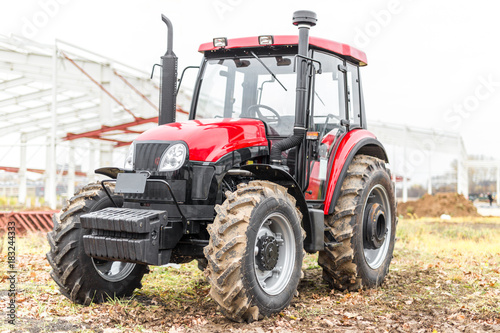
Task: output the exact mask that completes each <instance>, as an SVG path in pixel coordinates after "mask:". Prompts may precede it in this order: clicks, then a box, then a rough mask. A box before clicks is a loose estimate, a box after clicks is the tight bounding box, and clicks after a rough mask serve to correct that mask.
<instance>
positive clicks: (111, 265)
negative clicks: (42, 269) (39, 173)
mask: <svg viewBox="0 0 500 333" xmlns="http://www.w3.org/2000/svg"><path fill="white" fill-rule="evenodd" d="M110 187H111V190H112V189H113V185H110ZM113 199H114V201H115V202H117V203H120V204H122V202H123V199H122V198H121V197H120V196H116V195H114V196H113ZM106 207H113V204H112V202H111V200H109V198H108V197H107V195H106V193H105V192H104V191H103V189H102V187H101V185H100V184H98V183H95V184H89V185H87V186H85V187H84V188H83V189H81V190H80V191H79V192H78V193H77V194H76V195H75V196H74V197H73V198H71V199H70V200H69V202H68V203H67V205H66V206H65V207H64V208H63V209H62V211H61V213H58V214H54V216H53V221H54V230H53V231H51V232H49V233H48V234H47V240H48V241H49V244H50V251H49V252H48V253H47V260H48V261H49V263H50V265H51V266H52V271H51V272H50V275H51V276H52V278H53V279H54V281H55V282H56V283H57V285H58V286H59V289H60V291H61V293H62V294H63V295H65V296H66V297H68V298H69V299H70V300H71V301H73V302H75V303H78V304H85V305H89V304H90V303H92V302H95V303H100V302H104V301H106V300H107V299H108V298H110V297H111V298H113V297H123V296H131V295H132V293H133V291H134V290H135V289H136V288H141V287H142V285H141V279H142V277H143V275H144V274H145V273H146V272H147V270H148V267H147V266H145V265H139V264H133V263H125V262H120V261H106V260H97V259H94V258H91V257H89V256H88V255H87V254H85V251H84V248H83V236H84V235H86V234H88V233H89V230H87V229H82V228H81V226H80V215H82V214H84V213H88V212H92V211H97V210H100V209H103V208H106Z"/></svg>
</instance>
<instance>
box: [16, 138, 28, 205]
mask: <svg viewBox="0 0 500 333" xmlns="http://www.w3.org/2000/svg"><path fill="white" fill-rule="evenodd" d="M26 141H27V140H26V133H22V134H21V156H20V157H21V165H20V167H19V193H18V202H19V203H20V204H22V205H24V204H25V203H26V193H27V189H26V187H27V177H26V172H27V171H28V170H27V168H28V167H27V149H26Z"/></svg>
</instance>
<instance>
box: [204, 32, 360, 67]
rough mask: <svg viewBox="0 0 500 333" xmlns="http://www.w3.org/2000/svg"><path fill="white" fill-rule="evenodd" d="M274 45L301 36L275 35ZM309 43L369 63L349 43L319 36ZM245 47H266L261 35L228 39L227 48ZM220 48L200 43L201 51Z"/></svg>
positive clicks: (296, 40) (211, 44) (292, 43)
mask: <svg viewBox="0 0 500 333" xmlns="http://www.w3.org/2000/svg"><path fill="white" fill-rule="evenodd" d="M273 37H274V43H273V45H298V41H299V37H298V36H296V35H292V36H273ZM309 44H310V45H314V46H316V47H318V48H321V49H324V50H327V51H330V52H334V53H337V54H339V55H343V56H346V57H351V58H354V59H356V60H358V61H359V65H360V66H366V64H368V62H367V59H366V54H365V53H364V52H363V51H361V50H358V49H357V48H355V47H352V46H350V45H347V44H342V43H338V42H334V41H331V40H328V39H324V38H319V37H309ZM245 47H264V45H260V44H259V37H257V36H256V37H244V38H233V39H228V41H227V46H226V47H225V49H237V48H245ZM217 49H219V48H217V47H214V45H213V42H210V43H204V44H201V45H200V48H199V49H198V51H199V52H205V51H213V50H217Z"/></svg>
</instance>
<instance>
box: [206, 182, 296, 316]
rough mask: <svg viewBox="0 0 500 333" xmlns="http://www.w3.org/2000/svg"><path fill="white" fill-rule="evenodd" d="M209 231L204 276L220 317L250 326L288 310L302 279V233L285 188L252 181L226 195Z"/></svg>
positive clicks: (217, 207) (293, 205)
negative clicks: (286, 308)
mask: <svg viewBox="0 0 500 333" xmlns="http://www.w3.org/2000/svg"><path fill="white" fill-rule="evenodd" d="M226 196H227V200H226V201H225V202H224V203H223V204H222V205H220V206H216V212H217V217H216V218H215V221H214V223H213V224H212V225H210V226H209V227H208V231H209V233H210V242H209V244H208V246H207V247H205V256H206V258H207V260H208V266H207V268H206V270H205V274H206V275H207V277H208V280H209V282H210V284H211V289H210V295H211V297H212V299H214V300H215V301H216V302H217V303H218V304H219V305H220V307H221V311H222V312H223V314H224V315H225V316H226V317H228V318H229V319H231V320H234V321H238V322H241V321H247V322H251V321H254V320H258V319H259V318H261V317H264V316H269V315H271V314H273V313H276V312H279V311H281V310H282V309H283V308H285V307H286V306H288V305H289V304H290V302H291V300H292V298H293V296H294V295H295V293H296V290H297V285H298V283H299V279H300V276H301V273H302V271H301V268H302V259H303V237H304V231H303V230H302V228H301V226H300V223H301V219H302V216H301V214H300V212H299V210H298V209H297V208H296V207H295V199H294V198H293V197H292V196H291V195H289V194H288V193H287V190H286V188H284V187H282V186H280V185H277V184H274V183H271V182H267V181H251V182H249V183H248V185H247V184H240V185H238V189H237V190H236V191H235V192H233V193H230V192H227V193H226Z"/></svg>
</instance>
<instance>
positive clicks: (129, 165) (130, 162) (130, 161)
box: [123, 142, 135, 171]
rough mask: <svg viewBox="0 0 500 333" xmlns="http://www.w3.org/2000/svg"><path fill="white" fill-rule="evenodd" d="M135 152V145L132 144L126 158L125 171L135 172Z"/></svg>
mask: <svg viewBox="0 0 500 333" xmlns="http://www.w3.org/2000/svg"><path fill="white" fill-rule="evenodd" d="M134 150H135V144H134V143H133V142H132V144H131V145H130V148H129V149H128V153H127V157H126V158H125V163H124V164H123V169H125V170H129V171H132V170H134Z"/></svg>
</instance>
